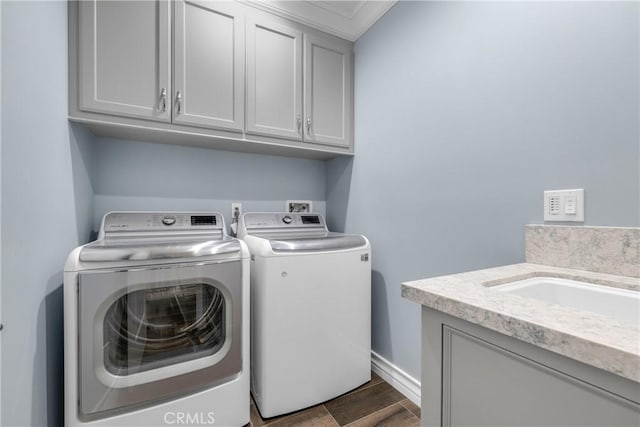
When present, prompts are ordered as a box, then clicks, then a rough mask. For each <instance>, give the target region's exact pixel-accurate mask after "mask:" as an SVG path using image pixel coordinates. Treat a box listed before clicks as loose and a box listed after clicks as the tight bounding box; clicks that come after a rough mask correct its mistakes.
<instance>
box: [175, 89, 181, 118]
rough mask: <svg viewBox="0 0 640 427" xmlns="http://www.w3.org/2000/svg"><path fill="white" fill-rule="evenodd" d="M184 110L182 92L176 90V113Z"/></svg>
mask: <svg viewBox="0 0 640 427" xmlns="http://www.w3.org/2000/svg"><path fill="white" fill-rule="evenodd" d="M181 112H182V94H181V93H180V91H178V92H176V114H180V113H181Z"/></svg>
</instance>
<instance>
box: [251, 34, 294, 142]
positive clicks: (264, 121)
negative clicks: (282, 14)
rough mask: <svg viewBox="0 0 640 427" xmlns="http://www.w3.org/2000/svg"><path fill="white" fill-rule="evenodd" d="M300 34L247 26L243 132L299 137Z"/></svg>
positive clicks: (291, 137)
mask: <svg viewBox="0 0 640 427" xmlns="http://www.w3.org/2000/svg"><path fill="white" fill-rule="evenodd" d="M301 125H302V33H301V32H300V31H298V30H296V29H294V28H290V27H286V26H282V25H279V24H269V23H262V22H255V21H251V22H249V23H248V24H247V133H255V134H262V135H270V136H277V137H282V138H290V139H301V138H302V133H301V132H302V129H301Z"/></svg>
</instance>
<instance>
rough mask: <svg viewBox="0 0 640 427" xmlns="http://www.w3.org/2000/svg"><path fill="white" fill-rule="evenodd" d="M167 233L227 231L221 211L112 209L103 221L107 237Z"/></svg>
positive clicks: (102, 233) (103, 229)
mask: <svg viewBox="0 0 640 427" xmlns="http://www.w3.org/2000/svg"><path fill="white" fill-rule="evenodd" d="M158 232H162V233H163V234H164V235H166V233H172V232H175V233H201V232H204V233H215V234H223V235H224V234H226V230H225V227H224V219H223V217H222V214H220V213H218V212H110V213H108V214H106V215H105V216H104V218H103V220H102V226H101V230H100V234H101V235H103V236H114V237H115V236H126V235H132V234H147V233H148V234H154V233H158Z"/></svg>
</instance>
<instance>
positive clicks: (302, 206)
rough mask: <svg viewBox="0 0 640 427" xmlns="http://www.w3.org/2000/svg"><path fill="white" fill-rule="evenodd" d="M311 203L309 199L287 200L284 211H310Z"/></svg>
mask: <svg viewBox="0 0 640 427" xmlns="http://www.w3.org/2000/svg"><path fill="white" fill-rule="evenodd" d="M312 208H313V205H312V204H311V200H287V202H286V203H285V207H284V210H285V212H311V210H312Z"/></svg>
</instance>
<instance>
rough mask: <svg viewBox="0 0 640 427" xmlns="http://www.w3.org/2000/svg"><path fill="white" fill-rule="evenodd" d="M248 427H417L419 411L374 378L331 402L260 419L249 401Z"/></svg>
mask: <svg viewBox="0 0 640 427" xmlns="http://www.w3.org/2000/svg"><path fill="white" fill-rule="evenodd" d="M249 426H251V427H264V426H268V427H296V426H301V427H303V426H304V427H306V426H309V427H338V426H349V427H373V426H380V427H418V426H420V408H419V407H418V406H416V405H415V404H414V403H413V402H411V401H410V400H408V399H407V398H405V397H404V396H403V395H402V394H401V393H400V392H398V391H397V390H396V389H394V388H393V387H391V386H390V385H389V384H388V383H387V382H386V381H384V380H383V379H382V378H380V377H379V376H378V375H376V374H374V373H373V372H372V373H371V381H369V382H368V383H366V384H364V385H362V386H360V387H359V388H357V389H355V390H353V391H351V392H349V393H347V394H344V395H342V396H339V397H337V398H335V399H333V400H330V401H328V402H325V403H323V404H321V405H316V406H313V407H311V408H308V409H305V410H302V411H298V412H294V413H291V414H287V415H283V416H281V417H274V418H267V419H263V418H262V417H260V413H259V412H258V410H257V408H256V405H255V403H254V402H253V399H252V400H251V423H250V424H249Z"/></svg>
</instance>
